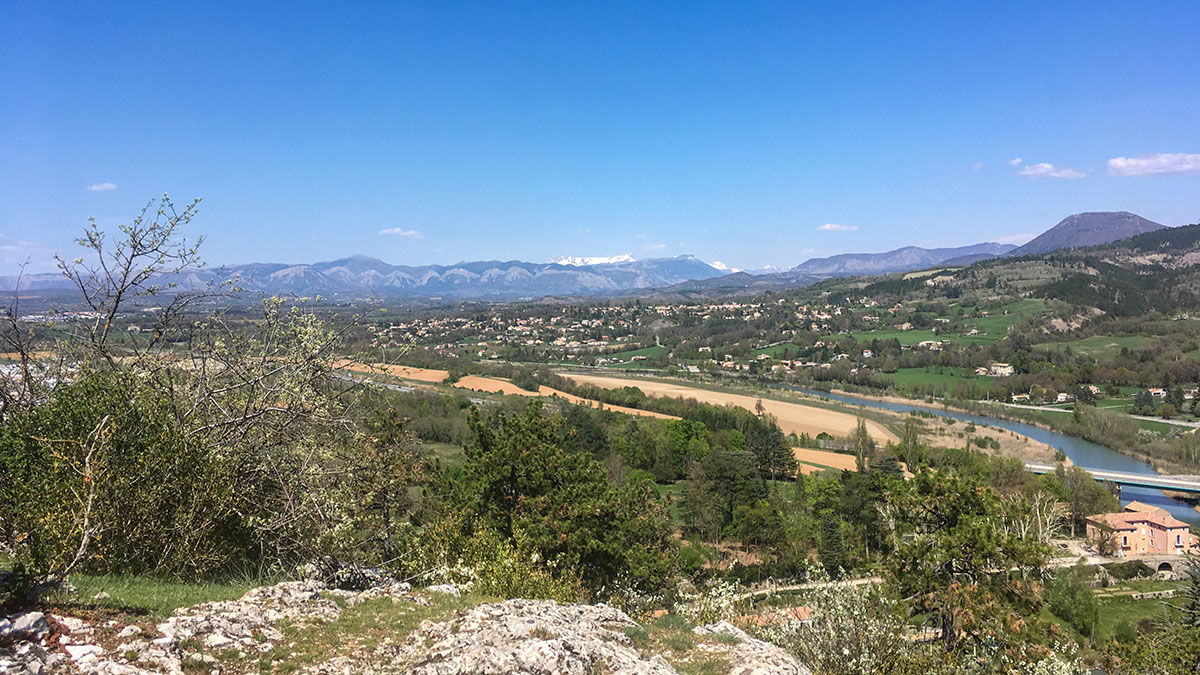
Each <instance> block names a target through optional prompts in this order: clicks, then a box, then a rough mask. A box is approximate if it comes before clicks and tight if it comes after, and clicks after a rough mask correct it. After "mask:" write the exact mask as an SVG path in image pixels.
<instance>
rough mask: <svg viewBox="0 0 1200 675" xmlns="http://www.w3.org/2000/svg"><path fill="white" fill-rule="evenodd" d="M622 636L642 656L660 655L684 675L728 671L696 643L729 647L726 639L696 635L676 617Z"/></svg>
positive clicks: (714, 674)
mask: <svg viewBox="0 0 1200 675" xmlns="http://www.w3.org/2000/svg"><path fill="white" fill-rule="evenodd" d="M625 635H626V636H627V637H628V638H629V639H630V641H631V642H633V645H634V646H635V647H637V648H638V650H640V651H642V652H643V653H655V654H662V655H663V656H664V657H665V658H666V659H667V661H669V662H670V663H671V665H673V666H674V667H675V669H676V670H678V671H679V672H680V673H684V675H717V674H718V673H726V672H729V663H728V662H726V661H725V660H724V659H722V658H720V657H719V656H717V655H716V654H713V653H711V652H704V651H699V652H698V651H697V650H696V644H697V643H698V642H707V643H717V644H723V645H730V644H731V641H730V640H729V636H724V635H720V636H713V635H706V636H698V635H696V634H694V633H692V624H691V623H690V622H688V621H687V619H684V618H683V617H682V616H679V615H678V614H666V615H663V616H660V617H658V618H657V619H654V620H653V621H651V622H650V623H648V624H646V625H643V626H632V627H629V628H626V629H625Z"/></svg>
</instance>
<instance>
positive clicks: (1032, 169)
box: [1017, 162, 1087, 180]
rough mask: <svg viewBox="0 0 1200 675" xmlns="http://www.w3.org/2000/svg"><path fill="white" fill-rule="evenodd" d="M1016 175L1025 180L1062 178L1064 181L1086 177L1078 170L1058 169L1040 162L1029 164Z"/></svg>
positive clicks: (1085, 173)
mask: <svg viewBox="0 0 1200 675" xmlns="http://www.w3.org/2000/svg"><path fill="white" fill-rule="evenodd" d="M1017 174H1019V175H1021V176H1025V177H1026V178H1063V179H1066V180H1075V179H1076V178H1083V177H1085V176H1087V172H1085V171H1080V170H1079V169H1071V168H1068V167H1065V166H1064V167H1058V166H1054V165H1053V164H1050V163H1047V162H1042V163H1041V164H1030V165H1029V166H1026V167H1024V168H1023V169H1021V170H1020V171H1018V172H1017Z"/></svg>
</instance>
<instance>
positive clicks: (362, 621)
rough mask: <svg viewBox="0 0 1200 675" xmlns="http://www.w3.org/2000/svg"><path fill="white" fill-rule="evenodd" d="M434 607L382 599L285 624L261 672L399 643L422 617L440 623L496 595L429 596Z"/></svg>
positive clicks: (301, 666)
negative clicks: (325, 618) (327, 617)
mask: <svg viewBox="0 0 1200 675" xmlns="http://www.w3.org/2000/svg"><path fill="white" fill-rule="evenodd" d="M428 598H429V600H430V604H429V606H427V607H426V606H421V605H418V604H416V603H410V602H393V601H392V600H391V598H377V599H375V600H368V601H366V602H363V603H361V604H358V605H355V606H354V607H349V608H347V609H346V610H345V611H343V612H342V613H341V614H340V615H339V616H338V618H337V619H335V620H334V621H332V622H330V623H322V624H317V625H313V626H306V627H303V628H298V627H295V626H285V627H284V628H283V634H284V640H283V641H282V642H281V643H280V644H279V645H278V646H277V647H276V648H275V649H274V650H272V651H270V652H268V653H266V654H264V655H263V656H262V657H260V659H259V662H258V671H259V672H260V673H291V672H297V671H299V670H302V669H304V668H306V667H309V666H312V665H315V664H317V663H322V662H325V661H328V660H330V659H331V658H333V657H335V656H339V655H346V654H350V653H353V652H355V651H356V650H358V649H360V648H364V647H366V648H372V647H374V646H376V645H380V644H387V643H391V644H399V643H402V642H404V641H405V640H406V639H407V636H408V635H409V634H410V633H412V632H413V631H415V630H416V629H417V628H419V627H420V626H421V622H422V621H433V622H440V621H445V620H447V619H449V618H451V617H452V616H453V615H454V614H455V613H456V612H459V611H462V610H465V609H467V608H470V607H474V606H475V605H477V604H480V603H481V602H486V601H490V600H494V598H482V597H472V596H463V597H454V596H451V595H446V594H443V593H432V594H429V596H428Z"/></svg>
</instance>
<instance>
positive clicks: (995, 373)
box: [988, 363, 1017, 377]
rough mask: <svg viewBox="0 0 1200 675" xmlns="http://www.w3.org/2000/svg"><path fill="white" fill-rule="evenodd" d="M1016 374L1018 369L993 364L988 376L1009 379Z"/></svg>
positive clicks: (1005, 364) (1001, 364) (989, 368)
mask: <svg viewBox="0 0 1200 675" xmlns="http://www.w3.org/2000/svg"><path fill="white" fill-rule="evenodd" d="M1016 372H1017V369H1016V368H1013V367H1012V366H1011V365H1009V364H1007V363H993V364H992V365H991V366H989V367H988V374H989V375H991V376H992V377H1009V376H1011V375H1012V374H1014V373H1016Z"/></svg>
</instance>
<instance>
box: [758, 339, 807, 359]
mask: <svg viewBox="0 0 1200 675" xmlns="http://www.w3.org/2000/svg"><path fill="white" fill-rule="evenodd" d="M801 349H803V347H801V346H800V345H796V344H792V343H790V342H785V343H784V344H781V345H771V346H770V347H763V348H762V349H755V350H754V351H753V352H751V353H750V354H751V356H759V355H761V354H766V355H767V356H770V357H771V358H781V357H782V356H783V354H784V352H792V353H793V354H795V353H797V352H799V351H800V350H801Z"/></svg>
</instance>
